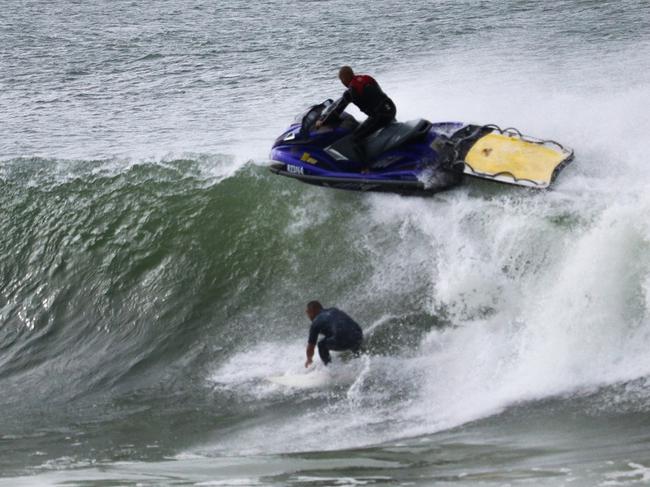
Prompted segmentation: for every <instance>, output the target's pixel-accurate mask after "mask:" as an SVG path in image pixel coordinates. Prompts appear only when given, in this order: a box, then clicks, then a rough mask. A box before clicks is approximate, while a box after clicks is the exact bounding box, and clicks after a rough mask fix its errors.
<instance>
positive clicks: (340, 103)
mask: <svg viewBox="0 0 650 487" xmlns="http://www.w3.org/2000/svg"><path fill="white" fill-rule="evenodd" d="M351 101H352V93H351V92H350V89H347V90H345V93H343V96H342V97H341V98H339V99H338V100H336V101H335V102H334V104H335V105H336V106H335V107H334V108H333V109H332V110H331V111H330V112H329V113H328V114H327V117H325V118H324V119H323V120H322V124H324V125H325V124H328V123H329V122H332V121H333V120H336V119H337V118H338V117H339V116H340V115H341V113H343V110H345V109H346V107H347V106H348V105H349V104H350V102H351Z"/></svg>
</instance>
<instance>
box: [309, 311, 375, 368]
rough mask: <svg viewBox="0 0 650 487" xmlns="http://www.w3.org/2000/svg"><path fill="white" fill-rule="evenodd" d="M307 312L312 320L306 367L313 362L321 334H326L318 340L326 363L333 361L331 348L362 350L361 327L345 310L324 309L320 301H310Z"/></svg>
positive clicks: (319, 351) (320, 354)
mask: <svg viewBox="0 0 650 487" xmlns="http://www.w3.org/2000/svg"><path fill="white" fill-rule="evenodd" d="M306 313H307V316H308V317H309V319H310V320H311V327H310V328H309V338H308V339H307V361H306V362H305V367H309V366H310V365H311V364H312V361H313V360H312V359H313V358H314V349H315V348H316V342H317V341H318V336H319V335H325V337H324V338H323V339H321V340H320V341H319V342H318V355H319V356H320V358H321V360H322V361H323V363H324V364H325V365H327V364H328V363H330V362H331V361H332V358H331V357H330V350H335V351H343V350H351V351H353V352H355V353H357V352H359V351H360V350H361V342H362V341H363V332H362V331H361V327H360V326H359V325H358V324H357V322H356V321H354V320H353V319H352V318H350V317H349V316H348V315H347V314H345V313H344V312H343V311H341V310H340V309H337V308H327V309H323V306H322V305H321V304H320V303H319V302H318V301H310V302H309V303H307V310H306Z"/></svg>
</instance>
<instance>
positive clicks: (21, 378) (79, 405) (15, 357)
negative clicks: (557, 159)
mask: <svg viewBox="0 0 650 487" xmlns="http://www.w3.org/2000/svg"><path fill="white" fill-rule="evenodd" d="M170 5H171V6H170ZM224 5H225V6H214V5H210V4H208V3H205V4H204V3H201V2H199V3H197V4H196V5H195V7H194V10H192V9H186V8H185V7H183V8H181V6H177V7H178V8H176V7H174V6H173V2H172V4H162V3H161V4H158V3H154V5H153V6H151V8H149V9H148V10H145V9H143V8H142V9H141V8H139V7H137V6H134V5H131V4H130V3H129V4H127V3H121V2H117V3H116V4H115V7H114V9H113V10H105V9H102V8H100V7H101V4H100V7H91V6H79V8H80V9H89V11H88V12H78V14H76V15H73V16H71V17H70V18H69V22H64V20H67V19H63V18H62V17H61V15H60V14H56V13H53V12H50V13H49V14H48V15H52V16H53V17H52V18H53V19H54V20H53V23H52V24H51V25H50V27H49V29H51V30H50V31H48V30H47V29H44V30H43V29H42V30H40V31H34V32H32V31H30V30H29V29H27V27H26V25H27V24H29V23H30V22H32V23H38V21H39V19H40V18H41V17H40V16H41V15H45V14H47V12H43V13H39V12H40V11H36V10H35V11H34V12H32V13H31V14H29V15H27V13H25V12H24V11H21V10H20V8H19V7H18V6H11V5H10V6H9V7H8V8H7V10H6V11H5V13H6V15H7V16H8V17H9V18H10V19H12V21H11V22H9V23H8V24H7V25H8V28H7V31H5V32H3V33H2V34H0V36H2V37H0V40H4V41H6V42H11V43H13V44H11V45H12V46H13V47H15V48H16V49H19V48H20V49H23V51H22V52H26V53H27V54H26V56H25V57H24V59H25V62H24V63H23V64H21V63H20V62H18V58H15V54H13V52H14V51H12V50H9V51H8V52H2V53H1V54H0V55H1V56H2V60H3V62H4V63H5V64H6V66H8V69H7V70H4V71H3V73H0V79H1V80H2V81H3V82H4V83H5V84H6V86H7V87H8V89H7V90H6V92H5V93H4V94H3V98H1V99H0V100H2V102H3V106H4V108H5V110H4V112H5V113H6V114H8V118H6V119H5V122H3V121H2V120H0V124H3V125H2V126H0V128H1V129H2V130H1V131H0V132H2V133H3V134H4V136H3V137H4V138H3V140H2V142H1V143H2V146H1V147H2V152H1V153H0V208H1V209H2V211H0V276H1V280H0V390H1V391H2V394H0V477H1V478H0V485H1V484H2V482H3V478H5V479H6V482H8V483H7V485H12V482H17V479H16V478H15V476H23V475H35V477H33V478H34V479H36V480H38V481H39V482H40V483H43V484H48V483H52V484H54V483H57V482H63V481H67V482H72V483H74V482H79V483H80V484H83V485H93V483H94V482H96V485H106V483H110V482H114V483H122V484H129V483H133V484H135V483H136V482H138V481H140V480H142V475H145V474H146V475H149V476H150V477H148V478H150V479H151V480H150V481H151V482H154V483H156V482H157V483H160V484H167V483H173V480H170V479H171V478H172V477H170V475H176V477H174V478H181V479H184V481H186V482H189V483H191V482H195V483H201V482H204V485H205V482H211V481H214V482H226V484H227V482H229V481H232V482H233V483H237V484H238V485H254V484H270V485H286V484H287V483H292V484H296V485H314V482H322V483H324V484H326V485H327V482H330V483H332V482H339V483H340V482H343V480H345V479H347V480H345V481H349V482H348V483H350V484H352V483H354V482H356V483H363V482H365V483H370V484H372V483H381V482H398V481H403V482H412V481H418V482H422V479H426V481H427V482H435V481H440V482H452V481H453V482H457V483H459V484H461V485H464V484H467V485H472V484H473V483H476V482H481V481H483V480H482V479H487V478H489V479H495V480H494V482H496V484H495V485H500V484H504V483H511V484H513V483H517V482H519V481H522V482H531V481H532V482H534V483H536V484H538V485H557V484H558V483H562V482H564V481H567V482H568V481H569V479H577V480H578V482H583V483H584V485H598V484H600V483H603V482H610V483H622V484H625V483H626V482H634V481H636V480H639V479H641V478H645V477H644V476H646V475H647V470H646V467H644V465H643V462H644V459H645V458H647V455H646V456H645V457H644V452H647V447H648V443H647V437H648V436H647V435H648V433H649V431H648V428H647V425H646V423H647V421H646V420H647V415H648V413H650V380H649V378H650V356H649V355H648V353H647V350H648V348H649V347H650V220H649V219H648V215H649V214H650V196H649V195H648V191H647V188H648V186H649V184H650V169H648V160H647V159H648V158H647V147H646V146H647V144H646V141H647V134H648V133H650V118H649V116H648V107H650V77H649V74H648V73H650V69H649V68H650V61H649V60H650V39H648V35H647V32H650V28H649V27H650V26H648V25H647V24H648V19H650V12H648V8H647V6H645V5H637V4H636V3H634V2H623V3H618V4H603V3H601V2H558V3H557V4H556V5H554V6H553V7H552V8H547V7H544V6H541V5H528V4H519V3H518V2H512V3H508V2H506V3H505V4H503V3H500V4H499V5H496V4H495V5H483V6H482V7H481V12H480V13H479V12H477V11H476V9H475V8H473V7H470V6H469V5H458V4H457V3H455V2H439V3H437V4H436V5H434V6H432V5H429V4H428V3H427V4H426V5H425V4H420V3H418V2H406V3H404V2H402V3H400V9H399V10H398V11H395V8H394V6H392V4H391V3H390V2H382V3H381V4H380V6H379V7H377V10H376V11H375V10H374V9H373V11H369V10H368V9H365V8H361V7H358V6H355V5H352V4H350V3H349V2H347V3H346V2H338V1H335V2H328V3H327V4H320V3H310V4H309V8H307V9H305V8H303V7H304V4H300V5H298V4H295V5H294V4H291V3H290V4H287V5H283V6H282V7H278V9H277V10H274V11H273V12H265V13H264V16H262V15H261V13H260V12H261V11H260V8H262V7H259V6H255V5H245V6H241V5H239V4H237V5H235V4H234V3H232V4H231V3H228V2H226V3H225V4H224ZM104 7H106V6H104ZM298 7H300V12H298V11H297V9H298ZM25 8H27V9H29V8H31V7H25ZM48 8H49V7H48ZM46 10H47V9H46ZM388 12H393V14H394V15H393V17H391V18H386V15H387V13H388ZM30 15H31V17H32V20H31V21H28V20H27V19H28V17H29V16H30ZM118 18H121V19H122V21H120V22H117V21H116V20H115V19H118ZM214 18H225V19H228V20H229V21H228V22H222V23H218V24H219V26H221V27H223V28H221V27H219V28H217V27H216V26H213V25H212V22H211V21H210V19H214ZM89 19H93V20H92V22H91V21H90V20H89ZM111 19H112V21H111ZM197 19H201V20H197ZM350 19H356V20H350ZM91 23H102V24H103V25H105V26H106V28H105V29H103V30H101V31H99V32H96V31H94V30H93V31H92V32H96V33H97V36H99V37H98V38H95V37H94V34H92V35H91V31H90V27H89V26H90V25H91ZM294 24H295V25H296V29H298V30H299V31H300V32H299V33H300V36H301V38H303V39H312V37H313V36H312V33H314V32H321V33H322V34H321V35H319V36H318V38H319V39H321V40H322V42H320V43H319V42H316V41H313V42H312V41H311V40H309V41H308V40H305V41H304V42H295V36H296V35H297V34H296V32H294V31H292V30H287V25H294ZM30 25H31V24H30ZM368 25H372V26H373V29H374V30H373V35H372V36H371V35H370V33H369V31H368V30H367V29H365V28H362V27H363V26H368ZM57 26H58V27H57ZM32 27H33V26H32ZM144 27H147V28H146V29H145V28H144ZM57 29H58V30H57ZM7 32H8V33H9V34H8V33H7ZM12 33H13V36H12V35H10V34H12ZM253 33H254V34H255V35H253ZM48 39H49V40H48ZM75 39H76V40H75ZM346 39H347V40H348V42H349V44H346V45H349V49H348V51H347V52H345V53H344V54H341V53H340V50H341V48H340V46H341V45H342V44H341V43H342V42H343V41H345V40H346ZM350 39H352V41H350ZM45 45H49V46H50V50H49V54H47V55H46V54H44V53H43V52H42V51H43V49H44V47H43V46H45ZM106 46H109V48H107V47H106ZM278 46H282V52H279V48H278ZM102 52H103V53H104V54H103V55H101V56H100V55H99V53H102ZM71 53H74V54H75V56H73V55H72V54H71ZM188 53H191V54H192V55H189V54H188ZM377 53H379V54H377ZM40 56H45V57H40ZM288 58H290V59H295V60H296V62H292V63H287V59H288ZM43 59H45V61H43ZM73 59H77V61H76V62H74V63H73V62H72V60H73ZM350 60H355V61H356V63H357V64H359V65H362V66H363V68H364V70H365V69H367V70H368V71H372V73H373V74H376V77H377V78H379V80H380V82H381V83H382V86H383V87H384V88H385V89H386V91H387V92H389V94H390V95H391V97H392V98H394V99H395V100H396V102H397V105H398V116H399V117H400V118H402V119H408V118H415V117H418V116H423V115H424V116H427V117H428V118H430V119H432V120H454V119H457V120H463V121H469V122H476V123H498V124H499V125H501V126H511V125H514V126H516V127H518V128H520V129H521V130H522V131H523V132H524V133H527V134H530V135H533V136H538V137H544V138H553V139H557V140H559V141H561V142H562V143H566V144H567V145H568V146H571V147H573V148H574V149H575V151H576V159H575V161H574V162H573V163H572V164H571V165H570V166H568V167H567V168H566V169H565V170H564V172H563V173H562V174H561V175H560V177H559V178H558V181H557V184H556V185H555V187H554V189H553V190H552V191H546V192H536V191H529V190H522V189H519V188H512V187H508V186H501V185H494V184H490V183H487V182H480V181H467V184H465V185H463V186H462V187H460V188H458V189H454V190H453V191H450V192H447V193H442V194H440V195H437V196H435V197H433V198H426V199H424V198H405V197H399V196H393V195H372V194H357V193H347V192H339V191H333V190H325V189H322V188H314V187H309V186H306V185H302V184H298V183H297V182H295V181H291V180H286V179H283V178H278V177H276V176H272V175H271V174H270V173H269V172H268V171H267V169H266V168H265V167H263V165H264V163H265V157H266V156H265V153H266V151H267V149H268V145H270V143H271V141H272V140H273V137H274V135H276V134H277V133H280V132H281V130H282V128H283V126H284V125H285V124H286V123H287V122H288V121H289V120H290V119H291V116H292V115H293V112H296V111H299V109H300V107H302V106H304V105H307V104H309V103H312V102H314V101H315V100H316V101H317V100H318V99H319V98H324V97H325V96H334V95H333V94H332V93H338V90H339V86H338V85H336V82H335V80H332V73H334V72H335V69H334V68H335V67H336V66H338V65H339V64H342V63H344V62H345V63H347V62H350V63H351V62H352V61H350ZM63 61H69V62H68V63H67V64H66V63H65V62H63ZM242 67H244V68H246V69H245V70H244V71H243V72H242ZM287 80H292V81H291V83H288V82H287ZM296 86H301V87H303V88H304V89H300V90H298V91H299V92H298V93H295V92H296ZM323 93H326V95H325V96H324V95H323ZM271 106H272V107H274V108H273V110H269V107H271ZM276 106H277V109H275V107H276ZM269 118H270V120H269ZM6 120H13V122H11V123H10V124H6ZM311 299H319V300H321V301H322V302H323V303H324V304H326V305H335V306H338V307H340V308H342V309H344V310H346V311H347V312H349V313H350V314H351V315H352V316H354V317H355V318H356V319H357V320H358V321H359V322H360V323H361V324H362V326H363V328H364V330H365V332H366V336H367V344H366V349H367V352H368V353H367V355H365V356H363V357H362V358H361V359H359V360H352V361H346V360H345V358H344V357H343V358H341V357H337V358H336V363H335V364H334V366H333V369H334V374H335V375H336V376H337V377H341V378H342V379H341V380H333V381H332V382H331V383H329V384H328V386H327V387H324V388H322V389H316V390H309V391H296V390H292V389H286V388H282V387H278V386H277V385H274V384H271V383H269V382H268V381H267V380H266V378H267V377H268V376H270V375H277V374H284V373H297V372H299V371H301V370H302V364H303V363H304V359H303V356H304V347H305V340H306V334H307V328H308V322H307V320H306V318H305V316H304V306H305V303H306V302H307V301H309V300H311ZM629 438H633V440H629ZM628 440H629V441H628ZM234 457H236V458H234ZM206 458H207V460H206ZM479 458H480V459H482V460H477V459H479ZM549 458H552V459H553V461H551V460H549ZM125 461H126V462H127V463H124V462H125ZM133 462H135V463H133ZM140 462H146V463H142V464H141V463H140ZM608 462H609V463H608ZM132 464H133V465H135V466H133V465H132ZM98 465H99V467H97V466H98ZM128 465H131V466H128ZM143 465H144V466H143ZM233 469H234V470H233ZM61 472H63V473H61ZM143 472H145V473H143ZM170 472H172V473H170ZM319 479H320V480H319ZM418 479H419V480H418ZM21 481H24V479H22V480H21ZM84 482H85V483H84ZM102 482H104V484H102ZM14 484H15V483H14ZM226 484H223V483H222V484H218V483H217V485H226ZM603 485H605V484H603Z"/></svg>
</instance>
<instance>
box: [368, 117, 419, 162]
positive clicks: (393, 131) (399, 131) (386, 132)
mask: <svg viewBox="0 0 650 487" xmlns="http://www.w3.org/2000/svg"><path fill="white" fill-rule="evenodd" d="M430 128H431V122H429V121H428V120H425V119H423V118H419V119H417V120H409V121H408V122H404V123H400V122H393V123H391V124H390V125H387V126H386V127H384V128H382V129H379V130H378V131H376V132H374V133H373V134H371V135H370V136H369V137H367V138H366V139H365V140H364V141H363V142H362V143H361V146H362V150H363V153H364V156H365V157H364V159H365V160H366V161H371V160H373V159H375V158H377V157H379V156H380V155H381V154H383V153H384V152H387V151H389V150H391V149H395V148H396V147H399V146H400V145H402V144H405V143H406V142H409V141H411V140H413V139H417V138H418V137H423V136H425V135H426V134H427V133H428V132H429V129H430Z"/></svg>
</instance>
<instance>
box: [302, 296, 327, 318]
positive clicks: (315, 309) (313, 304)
mask: <svg viewBox="0 0 650 487" xmlns="http://www.w3.org/2000/svg"><path fill="white" fill-rule="evenodd" d="M305 311H306V313H307V316H308V317H309V319H310V320H313V319H314V318H316V317H317V316H318V313H320V312H321V311H323V305H322V304H320V303H319V302H318V301H309V302H308V303H307V309H306V310H305Z"/></svg>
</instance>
